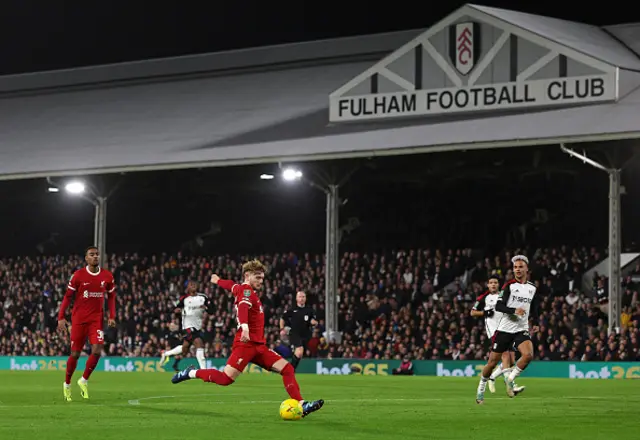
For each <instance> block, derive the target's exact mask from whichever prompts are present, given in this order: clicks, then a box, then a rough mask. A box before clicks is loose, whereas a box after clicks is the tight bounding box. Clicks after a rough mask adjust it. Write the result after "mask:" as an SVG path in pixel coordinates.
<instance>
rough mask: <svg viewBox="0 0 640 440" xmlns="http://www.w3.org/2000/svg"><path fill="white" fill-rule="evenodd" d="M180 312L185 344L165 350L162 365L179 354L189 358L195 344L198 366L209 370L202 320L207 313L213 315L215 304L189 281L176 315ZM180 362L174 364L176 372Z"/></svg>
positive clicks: (177, 360) (161, 360) (176, 361)
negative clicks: (190, 350)
mask: <svg viewBox="0 0 640 440" xmlns="http://www.w3.org/2000/svg"><path fill="white" fill-rule="evenodd" d="M180 312H182V330H183V331H184V336H183V343H182V345H178V346H176V347H174V348H172V349H171V350H168V351H164V350H163V351H162V355H161V356H160V365H165V364H166V363H167V362H169V358H170V357H171V356H176V355H179V354H182V356H187V355H188V354H189V349H190V348H191V344H193V345H195V346H196V359H197V360H198V365H199V366H200V368H207V359H206V358H205V356H204V342H203V338H202V318H203V315H204V313H205V312H207V313H209V314H211V313H213V303H212V302H211V301H210V300H209V298H208V297H207V295H205V294H203V293H198V285H197V284H196V283H195V282H194V281H189V283H188V284H187V294H186V295H184V296H182V297H180V301H179V302H178V305H177V306H176V309H175V313H180ZM179 361H180V360H179V359H177V358H176V360H175V362H174V364H173V367H174V370H177V369H178V368H177V367H178V362H179Z"/></svg>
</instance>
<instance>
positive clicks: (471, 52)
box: [449, 22, 480, 75]
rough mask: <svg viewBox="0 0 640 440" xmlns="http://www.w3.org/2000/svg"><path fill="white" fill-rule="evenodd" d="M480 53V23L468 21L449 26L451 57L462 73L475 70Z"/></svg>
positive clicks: (452, 62)
mask: <svg viewBox="0 0 640 440" xmlns="http://www.w3.org/2000/svg"><path fill="white" fill-rule="evenodd" d="M479 55H480V25H479V24H478V23H472V22H466V23H458V24H454V25H452V26H451V27H450V28H449V57H450V58H451V64H452V65H453V67H455V68H456V70H457V71H458V72H460V74H462V75H466V74H468V73H469V72H471V71H472V70H473V68H474V67H475V65H476V62H477V61H478V58H479Z"/></svg>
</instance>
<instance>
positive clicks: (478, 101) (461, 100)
mask: <svg viewBox="0 0 640 440" xmlns="http://www.w3.org/2000/svg"><path fill="white" fill-rule="evenodd" d="M616 98H617V77H616V73H615V72H611V73H607V74H602V75H590V76H577V77H569V78H553V79H541V80H534V81H522V82H510V83H502V84H489V85H476V86H472V87H454V88H445V89H431V90H416V91H410V92H397V93H379V94H374V95H360V96H341V97H331V98H330V109H329V119H330V121H331V122H346V121H364V120H373V119H383V118H384V119H386V118H393V117H398V116H399V117H409V116H423V115H424V116H428V115H441V114H449V113H460V112H479V111H487V110H508V109H519V108H535V107H557V106H565V105H569V104H583V103H584V104H586V103H593V102H603V101H615V100H616Z"/></svg>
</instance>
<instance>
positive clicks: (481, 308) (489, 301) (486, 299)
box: [471, 275, 526, 395]
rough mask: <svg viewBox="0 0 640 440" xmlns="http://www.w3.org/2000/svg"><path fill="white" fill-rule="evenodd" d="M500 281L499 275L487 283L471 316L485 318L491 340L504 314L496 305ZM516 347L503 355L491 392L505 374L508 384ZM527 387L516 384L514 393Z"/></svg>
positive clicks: (492, 375) (494, 373)
mask: <svg viewBox="0 0 640 440" xmlns="http://www.w3.org/2000/svg"><path fill="white" fill-rule="evenodd" d="M499 287H500V280H499V278H498V276H497V275H491V276H490V277H489V280H488V281H487V291H486V292H485V293H483V294H482V295H480V296H479V297H478V299H477V300H476V303H475V304H474V306H473V308H472V309H471V316H473V317H476V318H478V317H484V327H485V330H486V331H487V335H488V336H489V339H491V338H492V337H493V335H494V333H495V332H496V329H497V328H498V322H499V321H500V317H501V316H502V313H500V312H496V311H495V309H496V303H497V302H498V295H499V293H500V292H499ZM515 357H516V356H515V352H514V347H509V351H507V352H504V353H502V363H500V364H499V365H498V367H497V368H496V369H495V370H494V371H493V373H491V376H490V377H489V382H488V384H489V391H491V392H492V393H495V392H496V379H497V378H498V377H500V376H501V375H502V374H504V375H505V376H504V380H505V383H506V380H507V376H506V375H507V374H508V373H509V372H510V371H511V366H513V364H515ZM525 388H526V387H520V386H517V385H515V384H514V388H513V391H514V393H515V394H516V395H517V394H519V393H521V392H522V391H524V389H525Z"/></svg>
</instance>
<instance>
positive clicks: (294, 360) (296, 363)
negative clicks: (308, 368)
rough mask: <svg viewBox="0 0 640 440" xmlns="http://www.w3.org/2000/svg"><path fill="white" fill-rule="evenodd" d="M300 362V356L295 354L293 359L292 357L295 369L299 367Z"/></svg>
mask: <svg viewBox="0 0 640 440" xmlns="http://www.w3.org/2000/svg"><path fill="white" fill-rule="evenodd" d="M299 363H300V358H299V357H298V356H296V355H295V354H294V355H293V359H291V365H293V369H294V370H295V369H296V368H298V364H299Z"/></svg>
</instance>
